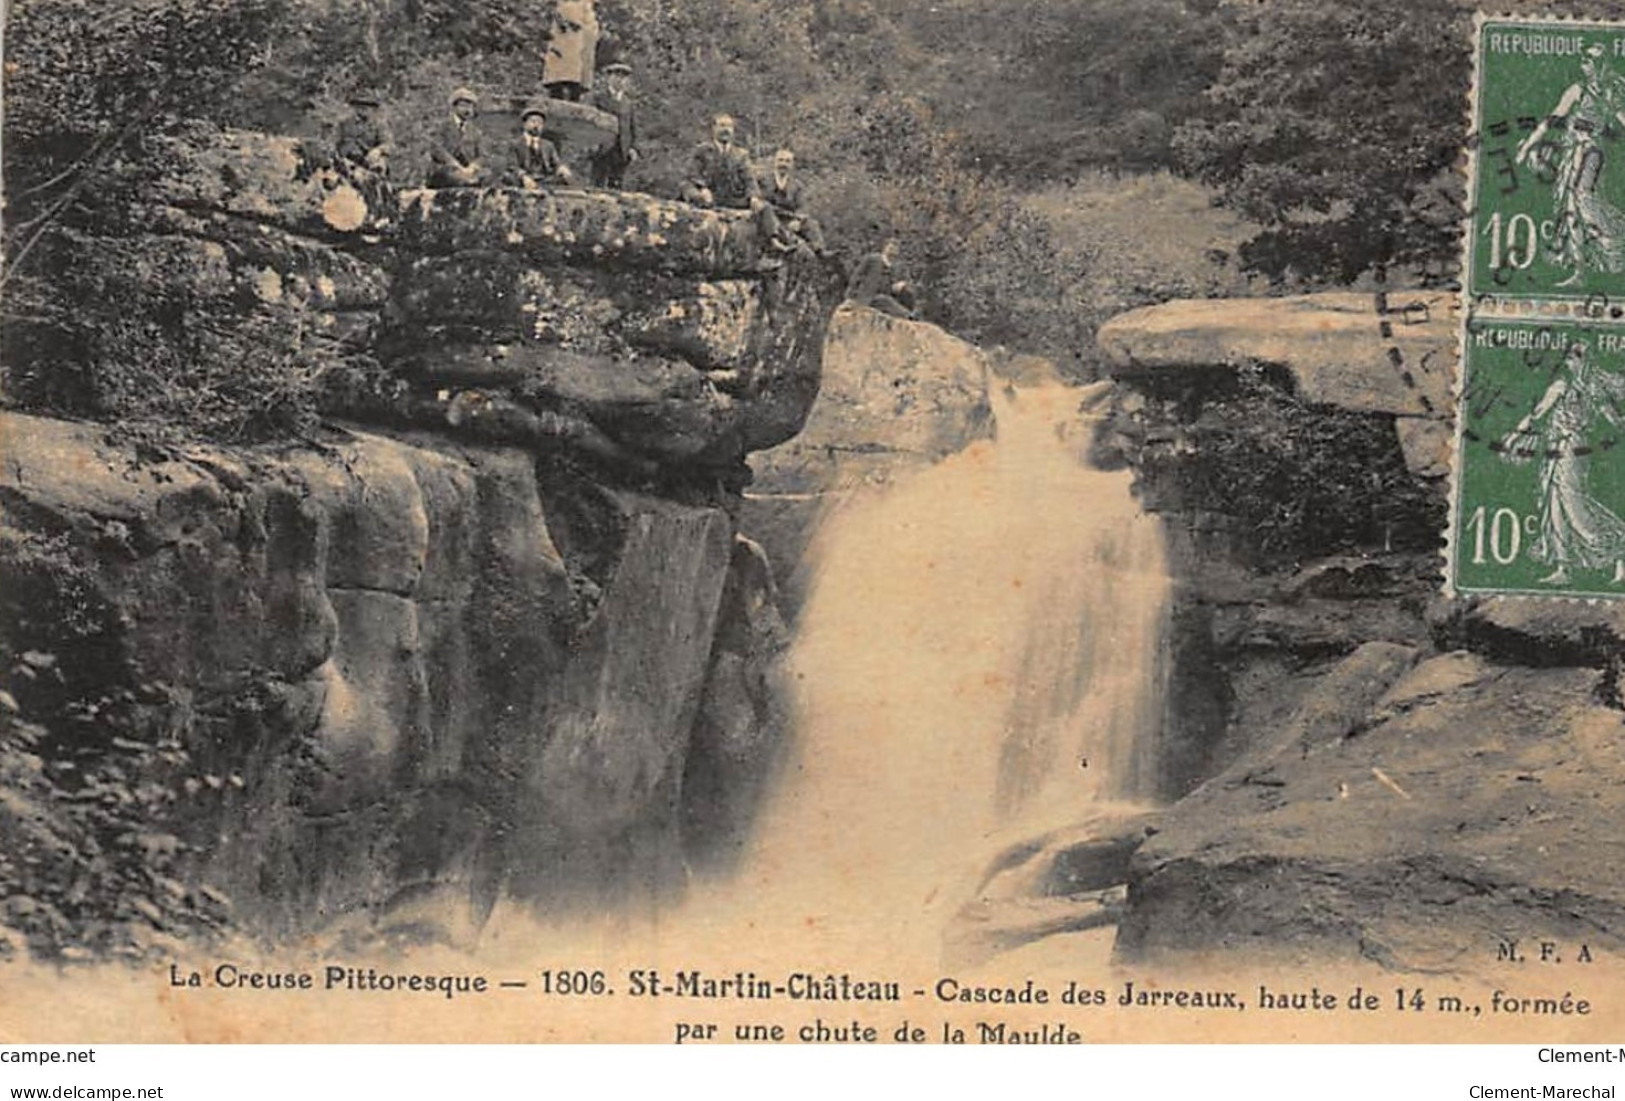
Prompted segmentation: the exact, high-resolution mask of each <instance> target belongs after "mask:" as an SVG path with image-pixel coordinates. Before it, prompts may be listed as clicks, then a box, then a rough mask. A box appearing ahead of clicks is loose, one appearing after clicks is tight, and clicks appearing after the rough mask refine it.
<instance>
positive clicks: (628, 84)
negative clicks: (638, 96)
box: [590, 61, 638, 191]
mask: <svg viewBox="0 0 1625 1101" xmlns="http://www.w3.org/2000/svg"><path fill="white" fill-rule="evenodd" d="M603 73H604V83H605V85H606V86H605V87H603V88H598V89H596V90H594V91H593V93H592V97H591V99H590V102H591V104H592V105H593V106H594V107H596V108H598V109H599V110H600V111H606V112H608V113H609V114H612V115H614V116H615V140H614V141H612V142H610V143H609V144H608V145H605V146H604V147H603V148H602V149H600V150H598V152H596V153H594V154H593V155H592V184H593V186H594V187H608V188H613V189H614V190H616V191H619V190H620V189H621V186H622V185H623V184H624V183H625V181H626V170H627V169H628V168H630V167H631V166H632V164H633V162H634V161H636V160H637V159H638V120H637V110H636V108H635V106H634V105H633V103H632V66H630V65H628V64H627V63H626V62H624V61H616V62H614V63H612V64H609V65H605V66H604V69H603Z"/></svg>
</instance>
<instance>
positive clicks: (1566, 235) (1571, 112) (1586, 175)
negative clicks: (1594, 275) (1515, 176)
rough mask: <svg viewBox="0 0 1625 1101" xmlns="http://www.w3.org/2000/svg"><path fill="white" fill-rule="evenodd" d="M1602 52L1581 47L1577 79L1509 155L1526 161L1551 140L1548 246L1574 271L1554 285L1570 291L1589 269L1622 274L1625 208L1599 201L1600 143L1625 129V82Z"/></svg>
mask: <svg viewBox="0 0 1625 1101" xmlns="http://www.w3.org/2000/svg"><path fill="white" fill-rule="evenodd" d="M1604 53H1605V51H1604V49H1603V47H1602V46H1601V45H1593V46H1591V47H1590V48H1588V49H1587V50H1586V52H1585V56H1584V57H1583V58H1582V59H1581V61H1580V71H1581V74H1582V76H1581V79H1580V81H1579V82H1578V83H1576V84H1571V85H1569V86H1568V88H1567V89H1565V90H1564V92H1563V94H1562V96H1561V97H1559V98H1558V101H1557V106H1556V107H1554V108H1552V113H1551V114H1550V115H1549V116H1547V117H1546V118H1543V119H1541V120H1540V122H1539V124H1538V125H1536V127H1535V129H1534V130H1533V131H1531V132H1530V134H1529V136H1528V137H1527V138H1525V139H1524V141H1523V144H1521V145H1519V146H1518V151H1517V154H1516V155H1515V156H1514V158H1513V160H1514V162H1515V163H1517V164H1524V163H1525V162H1527V161H1528V159H1529V156H1530V154H1531V153H1532V152H1534V151H1535V150H1536V149H1538V148H1540V146H1541V143H1542V142H1543V141H1546V140H1547V136H1548V135H1555V137H1554V138H1553V139H1552V144H1553V145H1555V148H1556V153H1555V161H1556V163H1555V164H1552V165H1550V166H1549V167H1550V168H1551V170H1552V172H1553V174H1554V177H1555V178H1554V179H1553V182H1552V200H1553V205H1554V206H1555V208H1556V210H1555V214H1556V219H1555V221H1556V225H1557V228H1556V232H1555V233H1554V234H1553V236H1552V240H1551V244H1550V246H1549V247H1550V249H1551V251H1552V253H1553V257H1552V258H1553V261H1554V262H1555V263H1556V264H1558V265H1559V266H1561V267H1566V268H1572V269H1573V271H1572V272H1571V273H1570V275H1569V277H1568V278H1567V279H1564V280H1562V281H1561V282H1559V283H1558V284H1557V286H1559V287H1570V286H1574V285H1575V284H1576V283H1579V282H1580V281H1581V280H1583V279H1584V278H1585V276H1586V273H1587V272H1588V271H1603V272H1619V271H1625V211H1621V210H1620V209H1619V208H1618V207H1616V206H1614V204H1613V203H1611V202H1609V201H1608V200H1607V199H1606V198H1605V197H1604V196H1603V172H1604V170H1605V168H1606V167H1607V162H1606V149H1605V147H1604V145H1603V142H1604V140H1605V139H1606V138H1607V137H1608V136H1609V135H1612V134H1616V133H1618V129H1617V128H1618V127H1622V126H1625V79H1621V77H1620V76H1619V75H1618V74H1617V73H1615V72H1613V71H1612V70H1610V69H1609V68H1608V65H1607V64H1606V62H1605V61H1604V60H1603V55H1604Z"/></svg>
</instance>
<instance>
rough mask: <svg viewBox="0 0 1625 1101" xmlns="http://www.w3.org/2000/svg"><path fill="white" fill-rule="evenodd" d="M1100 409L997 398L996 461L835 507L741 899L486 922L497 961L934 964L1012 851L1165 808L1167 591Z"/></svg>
mask: <svg viewBox="0 0 1625 1101" xmlns="http://www.w3.org/2000/svg"><path fill="white" fill-rule="evenodd" d="M1104 389H1105V387H1104V385H1103V386H1102V387H1100V388H1087V389H1077V388H1068V387H1062V386H1052V387H1044V388H1035V389H1031V390H1025V391H1021V392H1016V391H1007V390H997V391H996V392H995V393H994V394H993V395H992V400H993V403H994V413H995V417H996V422H997V439H996V440H994V441H983V442H980V443H977V444H974V445H972V446H971V447H969V448H967V449H966V450H964V451H962V452H960V453H959V454H956V455H954V456H952V457H950V458H948V459H946V460H944V461H943V462H941V463H938V464H937V465H935V466H932V467H929V468H924V469H919V470H914V471H907V472H904V473H902V474H900V475H899V476H897V477H896V478H895V479H894V480H893V481H892V482H891V483H890V484H889V485H886V486H883V487H873V486H864V487H861V488H854V489H852V490H851V491H850V492H848V493H846V494H844V495H842V496H841V497H840V501H841V503H840V504H838V505H834V506H832V508H831V510H830V511H829V512H828V513H827V514H826V516H825V517H824V519H823V521H822V523H821V525H820V527H819V531H818V535H817V537H816V538H815V539H814V541H813V545H812V546H811V547H810V548H809V550H808V560H807V561H808V563H810V570H809V574H810V578H811V580H810V586H809V590H810V591H809V594H808V599H807V602H806V604H805V606H804V607H803V610H802V614H801V616H800V619H799V621H798V624H797V629H796V641H795V643H794V646H793V649H792V652H791V655H790V661H789V664H790V673H791V678H792V683H793V684H794V685H795V691H796V700H795V709H796V734H795V737H796V743H797V749H796V755H795V760H793V761H792V762H791V763H790V764H789V766H788V767H787V769H786V770H785V772H784V774H782V775H781V776H780V777H779V779H778V784H777V790H776V793H775V795H774V796H773V798H772V801H771V804H770V806H769V807H768V809H767V812H766V814H765V816H764V819H763V821H762V823H761V827H760V829H759V831H758V834H757V838H756V841H755V843H754V845H753V849H752V852H751V854H750V855H749V856H748V857H747V859H746V860H745V862H744V866H743V868H741V869H740V870H739V872H738V873H737V874H736V875H734V876H732V877H730V878H728V879H726V880H723V881H715V882H710V883H695V884H694V890H693V891H692V892H691V893H690V895H689V898H688V899H687V901H686V902H685V904H683V905H682V906H681V907H679V908H678V909H677V910H676V911H675V912H666V911H664V910H663V908H662V907H659V906H656V907H655V908H654V909H653V910H650V911H643V912H642V913H641V914H634V913H629V912H622V913H618V914H613V915H604V916H603V918H602V920H601V921H596V922H587V923H585V924H582V923H573V924H572V925H571V926H570V927H568V928H565V929H560V928H552V929H548V930H547V931H546V932H545V933H542V932H538V931H537V930H536V929H535V928H534V927H533V926H532V925H531V924H530V923H529V922H528V921H526V920H523V919H521V920H520V921H519V922H518V923H517V924H516V925H515V926H514V927H513V928H511V929H508V930H506V932H503V931H502V930H500V929H499V928H496V927H495V926H500V924H501V923H500V922H498V923H493V926H494V927H493V928H488V929H487V931H486V938H485V939H486V945H487V949H488V950H490V949H495V950H496V951H497V952H499V953H500V952H501V951H503V950H504V942H506V950H508V951H511V952H513V953H515V955H516V958H517V957H519V956H522V955H523V953H525V952H528V951H530V950H531V946H532V945H534V944H535V943H538V941H539V940H541V939H545V941H546V942H548V943H550V944H552V945H553V946H554V947H555V948H556V949H558V950H560V951H563V950H564V948H565V947H566V946H569V947H570V950H571V951H575V952H577V953H580V954H582V958H599V959H602V960H603V961H604V962H605V963H606V964H615V963H617V962H620V963H624V962H625V959H626V953H628V952H633V954H634V955H636V954H637V953H640V952H647V953H648V957H649V958H651V959H659V958H668V959H677V960H682V961H686V964H687V966H691V967H692V966H699V965H701V964H707V963H708V964H710V965H712V966H716V967H725V968H730V969H742V968H751V967H755V968H759V969H761V970H762V971H763V972H764V973H768V972H771V971H775V970H776V971H782V970H783V968H784V967H785V966H786V965H787V960H789V959H793V960H795V961H797V963H798V965H800V966H804V967H808V968H812V967H818V966H823V967H827V968H835V969H852V968H855V967H859V966H863V965H870V966H874V967H879V968H896V967H898V966H901V965H903V964H905V963H908V962H914V963H919V964H927V963H931V964H934V963H935V962H936V960H937V959H938V957H939V955H940V952H941V949H942V944H943V937H944V933H945V931H946V930H947V929H948V926H949V923H950V919H951V918H952V917H953V915H954V914H955V913H956V912H957V911H958V909H959V908H960V907H961V906H962V905H963V904H964V903H965V902H966V901H968V900H969V899H970V897H971V896H972V894H973V893H974V891H975V889H976V887H977V883H978V880H979V878H980V877H981V876H982V875H983V873H984V872H985V871H986V870H987V868H988V865H989V862H990V860H992V858H993V857H994V856H995V855H996V854H998V853H999V852H1000V851H1001V850H1003V849H1004V848H1006V847H1007V846H1008V845H1009V844H1010V843H1012V842H1015V841H1019V840H1022V839H1025V838H1030V837H1033V836H1035V835H1039V834H1043V833H1045V832H1047V831H1050V830H1055V829H1058V828H1064V827H1068V826H1072V825H1074V824H1076V823H1078V822H1080V821H1081V820H1085V819H1091V818H1095V817H1100V816H1103V815H1105V816H1110V815H1111V814H1113V813H1115V812H1119V811H1123V810H1125V809H1130V808H1125V806H1124V804H1143V803H1144V802H1146V801H1148V800H1149V799H1151V798H1152V797H1153V796H1154V790H1155V776H1154V772H1155V757H1156V738H1157V734H1158V731H1159V729H1160V727H1161V718H1162V708H1163V696H1164V693H1163V680H1164V665H1163V660H1164V659H1163V655H1164V645H1163V636H1164V632H1165V629H1166V619H1167V607H1168V594H1169V582H1168V578H1167V573H1166V569H1165V563H1164V550H1163V542H1162V531H1161V527H1160V525H1159V523H1158V522H1157V521H1156V520H1154V519H1152V518H1150V517H1147V516H1146V515H1144V514H1143V513H1142V512H1141V511H1140V509H1139V507H1138V505H1137V504H1136V502H1135V500H1134V498H1133V496H1132V494H1131V489H1130V486H1131V481H1132V476H1131V474H1130V473H1128V472H1126V471H1124V472H1116V473H1109V472H1103V471H1099V470H1095V469H1093V468H1091V467H1090V466H1089V465H1088V463H1087V461H1086V459H1085V455H1086V453H1087V451H1088V449H1089V445H1090V442H1091V439H1092V436H1093V427H1094V426H1093V424H1092V423H1091V422H1090V421H1089V420H1088V419H1087V417H1086V416H1081V415H1080V413H1079V409H1080V406H1085V405H1087V404H1089V403H1090V402H1091V401H1093V400H1095V399H1098V398H1099V397H1100V396H1101V395H1102V393H1103V392H1104ZM1132 809H1139V808H1138V807H1135V808H1132Z"/></svg>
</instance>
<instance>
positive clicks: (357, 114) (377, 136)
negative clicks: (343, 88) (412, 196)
mask: <svg viewBox="0 0 1625 1101" xmlns="http://www.w3.org/2000/svg"><path fill="white" fill-rule="evenodd" d="M382 106H383V101H382V100H381V99H380V98H379V96H378V94H377V93H376V92H373V91H370V90H367V89H359V90H357V91H355V92H353V93H351V95H350V107H351V108H352V111H351V114H350V117H349V118H347V119H345V120H344V121H343V122H341V123H339V128H338V133H337V134H336V135H334V140H333V144H334V146H335V147H336V148H337V150H338V155H339V159H340V160H342V161H344V162H345V163H346V164H347V165H348V166H349V167H351V168H359V169H362V170H363V171H366V172H376V173H378V174H379V175H381V176H382V175H387V174H388V172H389V146H390V134H389V128H388V127H387V126H385V125H384V120H383V119H382V118H381V117H380V108H381V107H382Z"/></svg>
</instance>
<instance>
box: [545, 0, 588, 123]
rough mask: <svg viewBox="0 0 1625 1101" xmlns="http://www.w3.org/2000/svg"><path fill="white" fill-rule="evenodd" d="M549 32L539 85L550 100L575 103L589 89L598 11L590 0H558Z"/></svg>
mask: <svg viewBox="0 0 1625 1101" xmlns="http://www.w3.org/2000/svg"><path fill="white" fill-rule="evenodd" d="M551 30H552V34H551V35H550V36H549V38H548V41H547V56H546V57H545V58H544V59H543V61H542V87H544V88H546V89H547V94H548V95H550V96H552V97H553V98H554V99H564V100H569V101H570V102H571V103H579V102H580V101H581V96H582V94H583V93H584V92H589V91H591V90H592V73H593V65H594V63H595V61H596V59H597V55H598V13H597V11H596V10H595V7H594V0H558V6H557V7H556V8H555V9H554V10H553V26H552V28H551Z"/></svg>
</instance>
